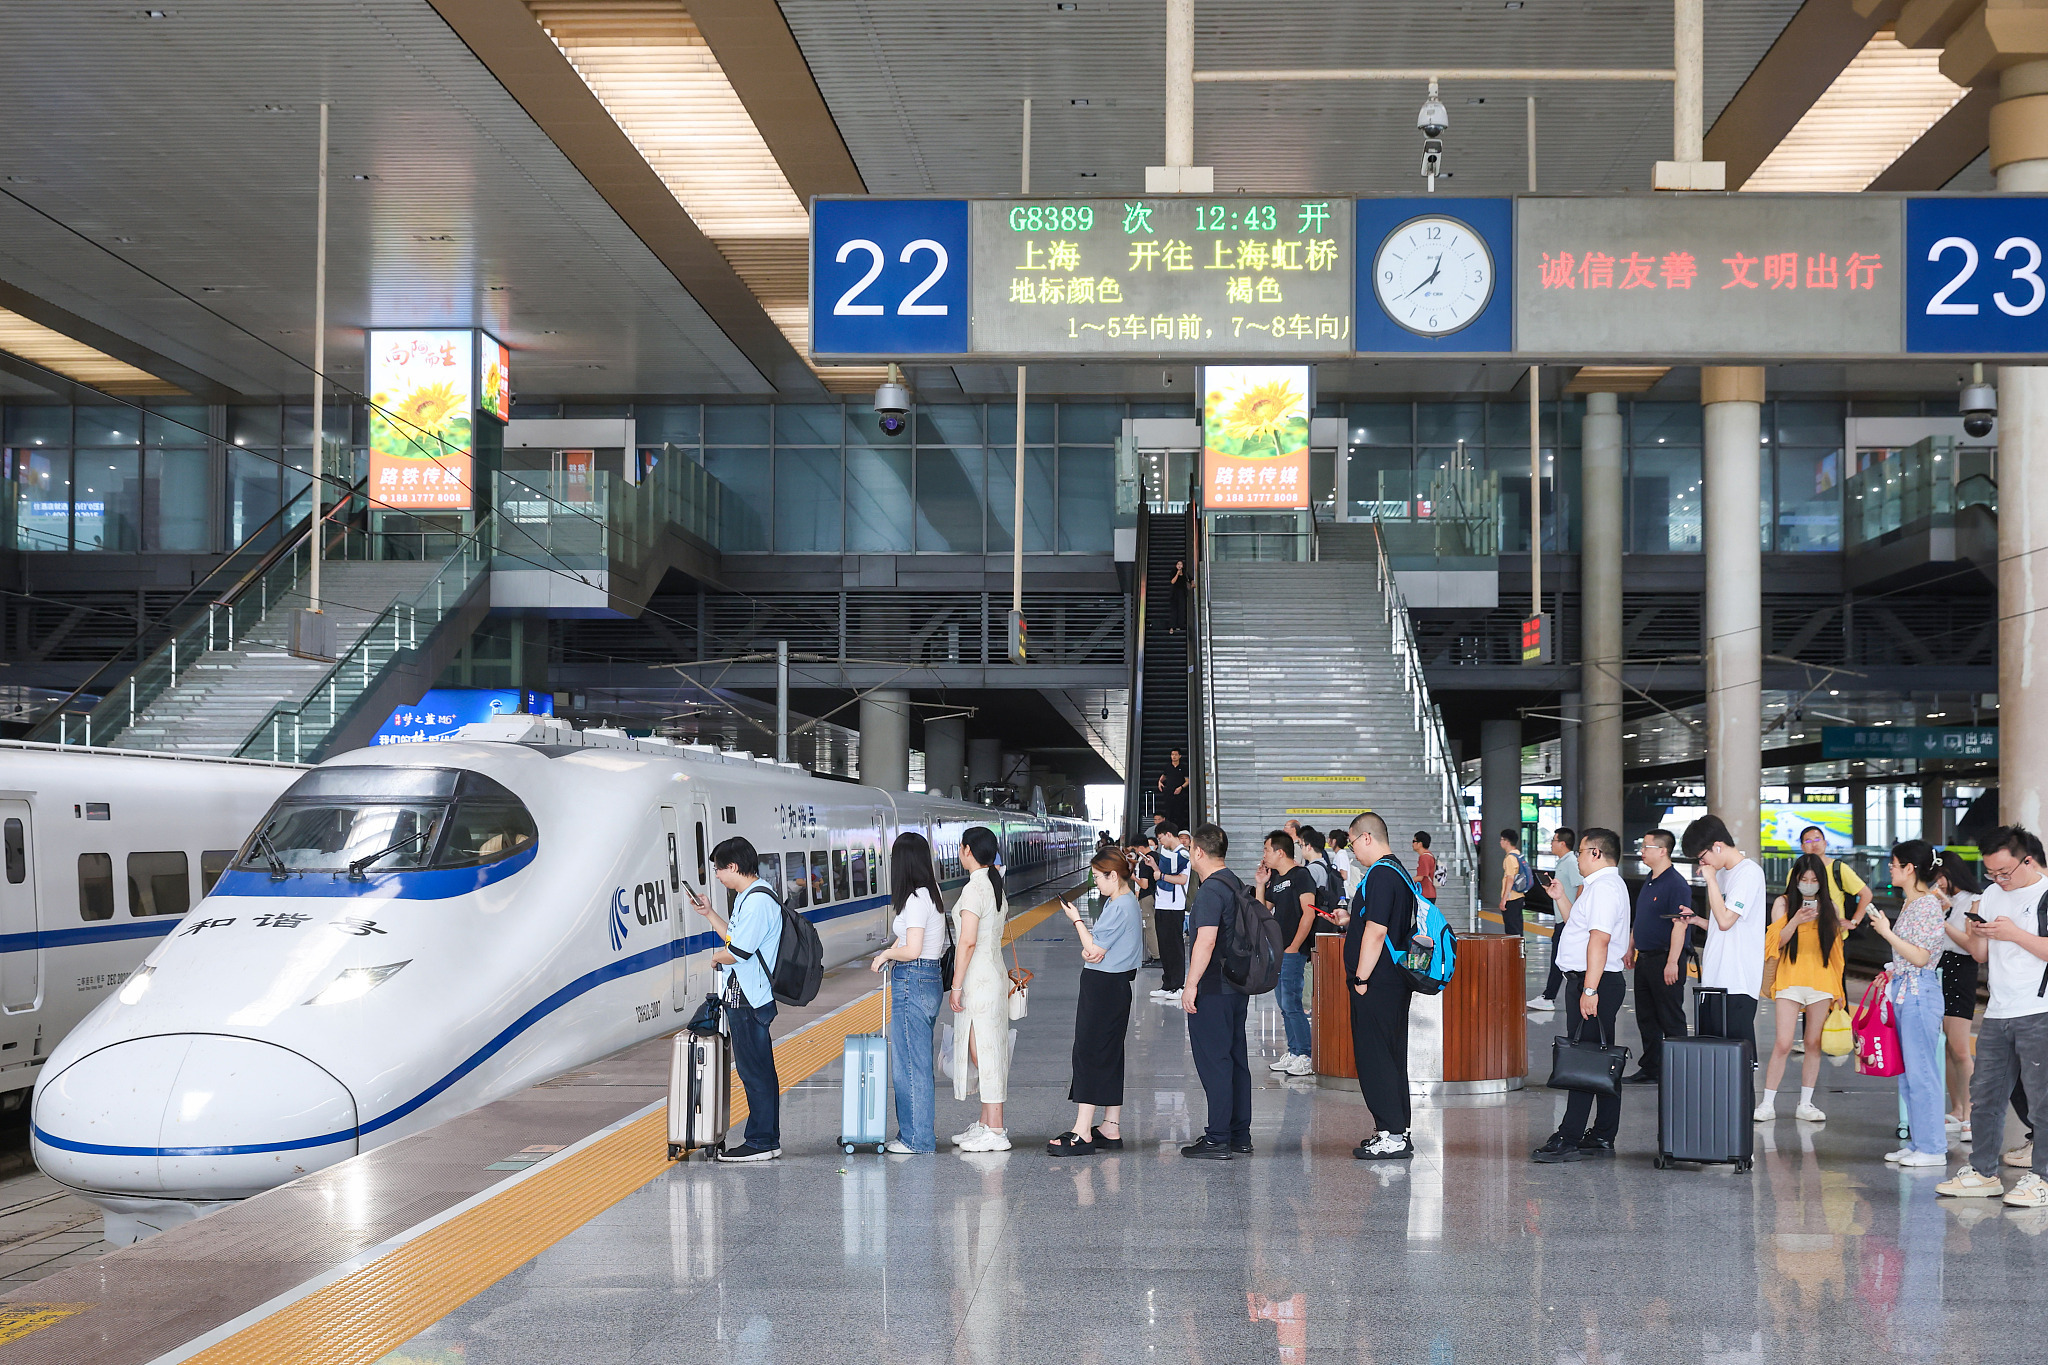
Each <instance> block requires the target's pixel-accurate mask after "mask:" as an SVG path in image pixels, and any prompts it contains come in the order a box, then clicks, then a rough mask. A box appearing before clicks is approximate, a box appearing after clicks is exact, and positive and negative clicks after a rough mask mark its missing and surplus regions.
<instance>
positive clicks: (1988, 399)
mask: <svg viewBox="0 0 2048 1365" xmlns="http://www.w3.org/2000/svg"><path fill="white" fill-rule="evenodd" d="M1956 411H1958V412H1960V413H1961V414H1962V415H1963V432H1964V434H1965V435H1969V436H1975V437H1979V438H1981V437H1985V436H1989V435H1990V434H1991V428H1992V426H1993V425H1994V424H1995V423H1996V422H1997V421H1998V390H1997V389H1994V388H1992V387H1991V385H1989V384H1987V383H1985V382H1984V367H1983V366H1982V365H1978V366H1975V367H1974V368H1973V370H1972V373H1971V376H1970V382H1968V383H1967V384H1965V385H1963V390H1962V392H1961V393H1959V394H1957V395H1956Z"/></svg>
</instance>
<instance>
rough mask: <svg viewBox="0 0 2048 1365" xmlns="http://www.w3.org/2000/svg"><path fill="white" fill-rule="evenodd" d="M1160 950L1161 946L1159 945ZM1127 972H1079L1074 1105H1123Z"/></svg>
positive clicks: (1069, 1091) (1128, 1008) (1072, 1087)
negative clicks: (1079, 993)
mask: <svg viewBox="0 0 2048 1365" xmlns="http://www.w3.org/2000/svg"><path fill="white" fill-rule="evenodd" d="M1162 946H1163V945H1162ZM1136 976H1137V973H1136V972H1135V971H1130V972H1098V971H1096V970H1094V969H1093V968H1090V967H1083V968H1082V969H1081V996H1080V1000H1079V1001H1078V1002H1077V1003H1076V1005H1075V1006H1074V1083H1073V1084H1072V1085H1070V1086H1068V1087H1067V1098H1068V1099H1070V1100H1072V1101H1073V1102H1074V1103H1075V1104H1097V1105H1102V1106H1104V1107H1105V1108H1114V1107H1115V1106H1117V1105H1120V1104H1122V1103H1123V1102H1124V1035H1125V1034H1126V1033H1127V1032H1129V1031H1130V1027H1131V980H1132V978H1134V977H1136Z"/></svg>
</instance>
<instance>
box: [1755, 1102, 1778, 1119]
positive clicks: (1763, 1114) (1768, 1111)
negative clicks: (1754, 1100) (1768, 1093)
mask: <svg viewBox="0 0 2048 1365" xmlns="http://www.w3.org/2000/svg"><path fill="white" fill-rule="evenodd" d="M1749 1117H1750V1120H1751V1121H1752V1122H1754V1123H1775V1122H1777V1119H1778V1111H1777V1108H1776V1107H1775V1106H1774V1105H1773V1104H1772V1103H1771V1102H1770V1101H1769V1100H1765V1101H1763V1102H1762V1103H1760V1104H1758V1105H1757V1107H1756V1112H1755V1113H1753V1114H1751V1115H1750V1116H1749Z"/></svg>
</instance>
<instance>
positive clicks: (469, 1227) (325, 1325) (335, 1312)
mask: <svg viewBox="0 0 2048 1365" xmlns="http://www.w3.org/2000/svg"><path fill="white" fill-rule="evenodd" d="M1058 908H1059V903H1058V902H1057V901H1056V900H1049V901H1046V902H1044V903H1043V904H1041V905H1037V906H1034V907H1033V908H1031V909H1030V910H1027V911H1025V912H1024V913H1023V914H1021V915H1018V916H1016V917H1015V918H1014V919H1012V920H1011V921H1010V924H1009V927H1008V929H1007V930H1006V932H1005V933H1004V935H1003V941H1004V942H1005V943H1008V942H1012V941H1014V940H1015V939H1016V938H1017V937H1019V936H1020V935H1023V934H1026V933H1029V932H1030V931H1031V930H1032V929H1033V928H1035V927H1037V926H1038V925H1039V924H1041V923H1043V922H1044V921H1045V920H1046V919H1047V918H1048V917H1049V916H1051V915H1052V914H1053V913H1054V912H1055V911H1056V910H1057V909H1058ZM881 1027H882V996H881V992H880V991H875V992H871V993H870V994H868V995H865V996H862V997H861V998H859V999H857V1000H855V1001H853V1002H851V1003H850V1004H847V1005H845V1006H842V1007H841V1008H840V1009H837V1010H835V1011H833V1012H832V1013H831V1014H828V1015H826V1016H825V1017H824V1018H822V1019H820V1020H818V1021H817V1022H816V1023H814V1024H811V1025H809V1026H808V1027H806V1028H804V1029H802V1030H800V1031H799V1032H796V1033H793V1034H791V1035H789V1036H788V1037H787V1038H784V1039H783V1040H782V1041H781V1042H779V1043H777V1044H776V1045H775V1068H776V1073H777V1076H778V1078H779V1079H780V1081H781V1083H782V1088H783V1089H784V1090H785V1091H786V1090H788V1089H790V1088H791V1087H792V1086H794V1085H796V1084H797V1083H798V1082H800V1081H803V1080H805V1079H807V1078H808V1077H810V1076H812V1075H815V1074H816V1073H817V1072H819V1071H821V1070H823V1069H824V1068H825V1067H826V1066H828V1065H830V1064H831V1063H832V1062H834V1061H837V1060H838V1059H839V1058H840V1056H842V1055H843V1053H844V1051H845V1046H846V1039H847V1037H848V1036H849V1035H851V1034H856V1033H875V1032H879V1031H880V1029H881ZM733 1091H734V1095H733V1106H732V1121H733V1124H734V1126H735V1127H737V1126H738V1124H739V1123H740V1121H741V1119H742V1118H743V1117H744V1115H745V1113H746V1102H745V1099H744V1097H743V1096H742V1095H740V1093H739V1084H738V1081H737V1079H736V1078H735V1081H734V1084H733ZM670 1164H671V1163H670V1161H669V1159H668V1116H667V1114H666V1113H665V1112H660V1111H657V1112H655V1113H652V1114H649V1115H647V1116H646V1117H645V1118H642V1119H639V1120H637V1121H636V1122H633V1123H631V1124H628V1125H627V1126H626V1127H624V1128H621V1129H619V1130H618V1131H617V1132H615V1133H613V1134H611V1135H610V1136H608V1137H605V1138H601V1139H599V1140H598V1141H597V1142H594V1143H592V1144H591V1145H590V1146H588V1147H585V1148H584V1149H582V1150H581V1151H577V1152H572V1153H570V1154H569V1155H567V1156H565V1157H561V1158H550V1159H549V1160H548V1161H547V1162H546V1163H544V1164H542V1165H540V1166H537V1167H535V1168H534V1170H533V1172H532V1174H530V1175H528V1176H526V1177H524V1178H523V1179H521V1180H519V1181H518V1182H517V1183H514V1184H511V1185H509V1186H508V1187H507V1188H506V1189H505V1191H504V1193H503V1194H499V1195H496V1196H494V1197H492V1198H490V1199H487V1200H485V1201H484V1202H483V1203H481V1204H479V1205H477V1206H476V1207H475V1208H472V1209H470V1210H468V1211H467V1212H464V1213H462V1214H459V1215H457V1216H456V1217H454V1218H451V1219H449V1220H448V1221H447V1222H445V1223H443V1224H441V1225H440V1226H439V1227H435V1228H430V1229H428V1230H427V1231H426V1232H423V1233H421V1234H420V1235H419V1236H418V1237H415V1238H413V1239H412V1240H411V1241H409V1242H407V1243H405V1244H404V1245H402V1246H400V1247H398V1248H396V1249H395V1250H393V1251H392V1252H391V1253H390V1254H389V1255H387V1256H384V1257H382V1258H380V1259H379V1260H377V1261H375V1262H373V1263H372V1264H370V1265H367V1266H364V1267H363V1268H362V1269H361V1270H358V1271H355V1272H354V1273H353V1274H350V1275H346V1276H343V1277H342V1278H341V1279H339V1280H336V1281H335V1282H334V1283H333V1284H330V1285H327V1286H325V1287H324V1288H321V1289H317V1290H315V1291H313V1292H312V1293H311V1294H308V1295H307V1296H306V1297H305V1298H303V1299H300V1300H299V1301H298V1302H296V1303H293V1304H291V1305H289V1306H288V1307H286V1308H283V1309H280V1310H279V1311H278V1312H276V1313H273V1314H272V1315H271V1316H269V1317H267V1318H265V1319H264V1320H263V1321H261V1322H258V1323H253V1324H251V1325H250V1326H249V1327H246V1328H244V1329H243V1330H242V1331H240V1332H237V1333H236V1334H235V1335H234V1336H232V1337H229V1338H228V1339H227V1340H226V1341H223V1342H220V1343H219V1344H217V1345H215V1346H211V1347H208V1348H207V1349H206V1350H204V1351H201V1352H199V1353H198V1354H197V1355H194V1356H192V1357H190V1360H189V1361H188V1365H278V1362H280V1361H291V1362H293V1365H370V1362H374V1361H377V1360H381V1359H382V1358H383V1357H384V1356H386V1355H388V1354H390V1353H391V1352H392V1351H394V1350H396V1349H397V1348H398V1347H400V1346H402V1345H404V1344H405V1343H406V1342H408V1341H410V1340H412V1339H413V1338H414V1337H416V1336H418V1335H419V1334H420V1333H421V1332H424V1331H425V1330H426V1329H427V1328H429V1327H431V1326H432V1325H433V1324H435V1323H436V1322H439V1321H440V1320H441V1319H442V1318H445V1317H447V1316H448V1315H449V1314H450V1313H452V1312H454V1311H455V1310H456V1309H457V1308H460V1307H461V1306H462V1305H463V1304H465V1303H467V1302H469V1301H470V1300H471V1299H472V1298H475V1297H476V1296H477V1295H478V1294H480V1293H482V1292H483V1291H484V1290H485V1289H487V1288H489V1287H490V1286H491V1285H493V1284H496V1283H497V1282H498V1281H499V1280H501V1279H503V1278H504V1277H505V1276H507V1275H509V1274H511V1273H512V1272H513V1271H514V1270H517V1269H518V1268H519V1267H520V1266H522V1265H524V1264H525V1263H526V1262H527V1261H530V1260H532V1259H533V1258H534V1257H535V1256H538V1255H539V1254H540V1253H541V1252H543V1251H545V1250H547V1249H548V1248H549V1247H551V1246H553V1245H554V1244H555V1243H556V1242H559V1241H561V1240H562V1238H564V1237H566V1236H568V1235H569V1234H570V1233H572V1232H574V1231H575V1230H576V1229H577V1228H579V1227H581V1226H583V1224H585V1223H587V1222H589V1221H590V1220H591V1219H592V1218H595V1217H596V1216H597V1215H598V1214H600V1213H603V1212H604V1211H605V1210H606V1209H609V1208H610V1207H611V1206H612V1205H614V1204H616V1203H618V1202H619V1201H620V1200H621V1199H624V1198H625V1197H626V1196H627V1195H629V1194H631V1193H632V1192H633V1191H635V1190H637V1189H639V1188H640V1187H641V1186H643V1185H645V1184H646V1183H647V1182H648V1181H650V1180H652V1179H654V1178H655V1177H656V1176H658V1175H660V1174H661V1173H662V1172H663V1171H665V1170H667V1169H668V1167H669V1166H670ZM38 1325H42V1324H38ZM31 1330H32V1329H31Z"/></svg>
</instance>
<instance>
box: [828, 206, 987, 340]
mask: <svg viewBox="0 0 2048 1365" xmlns="http://www.w3.org/2000/svg"><path fill="white" fill-rule="evenodd" d="M967 268H968V255H967V203H966V201H965V200H961V199H820V200H818V201H817V202H816V204H815V205H814V206H813V209H812V217H811V351H812V353H813V354H814V355H871V356H875V357H877V358H878V359H892V358H894V357H897V356H910V355H954V354H960V353H964V352H965V351H966V350H967Z"/></svg>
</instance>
